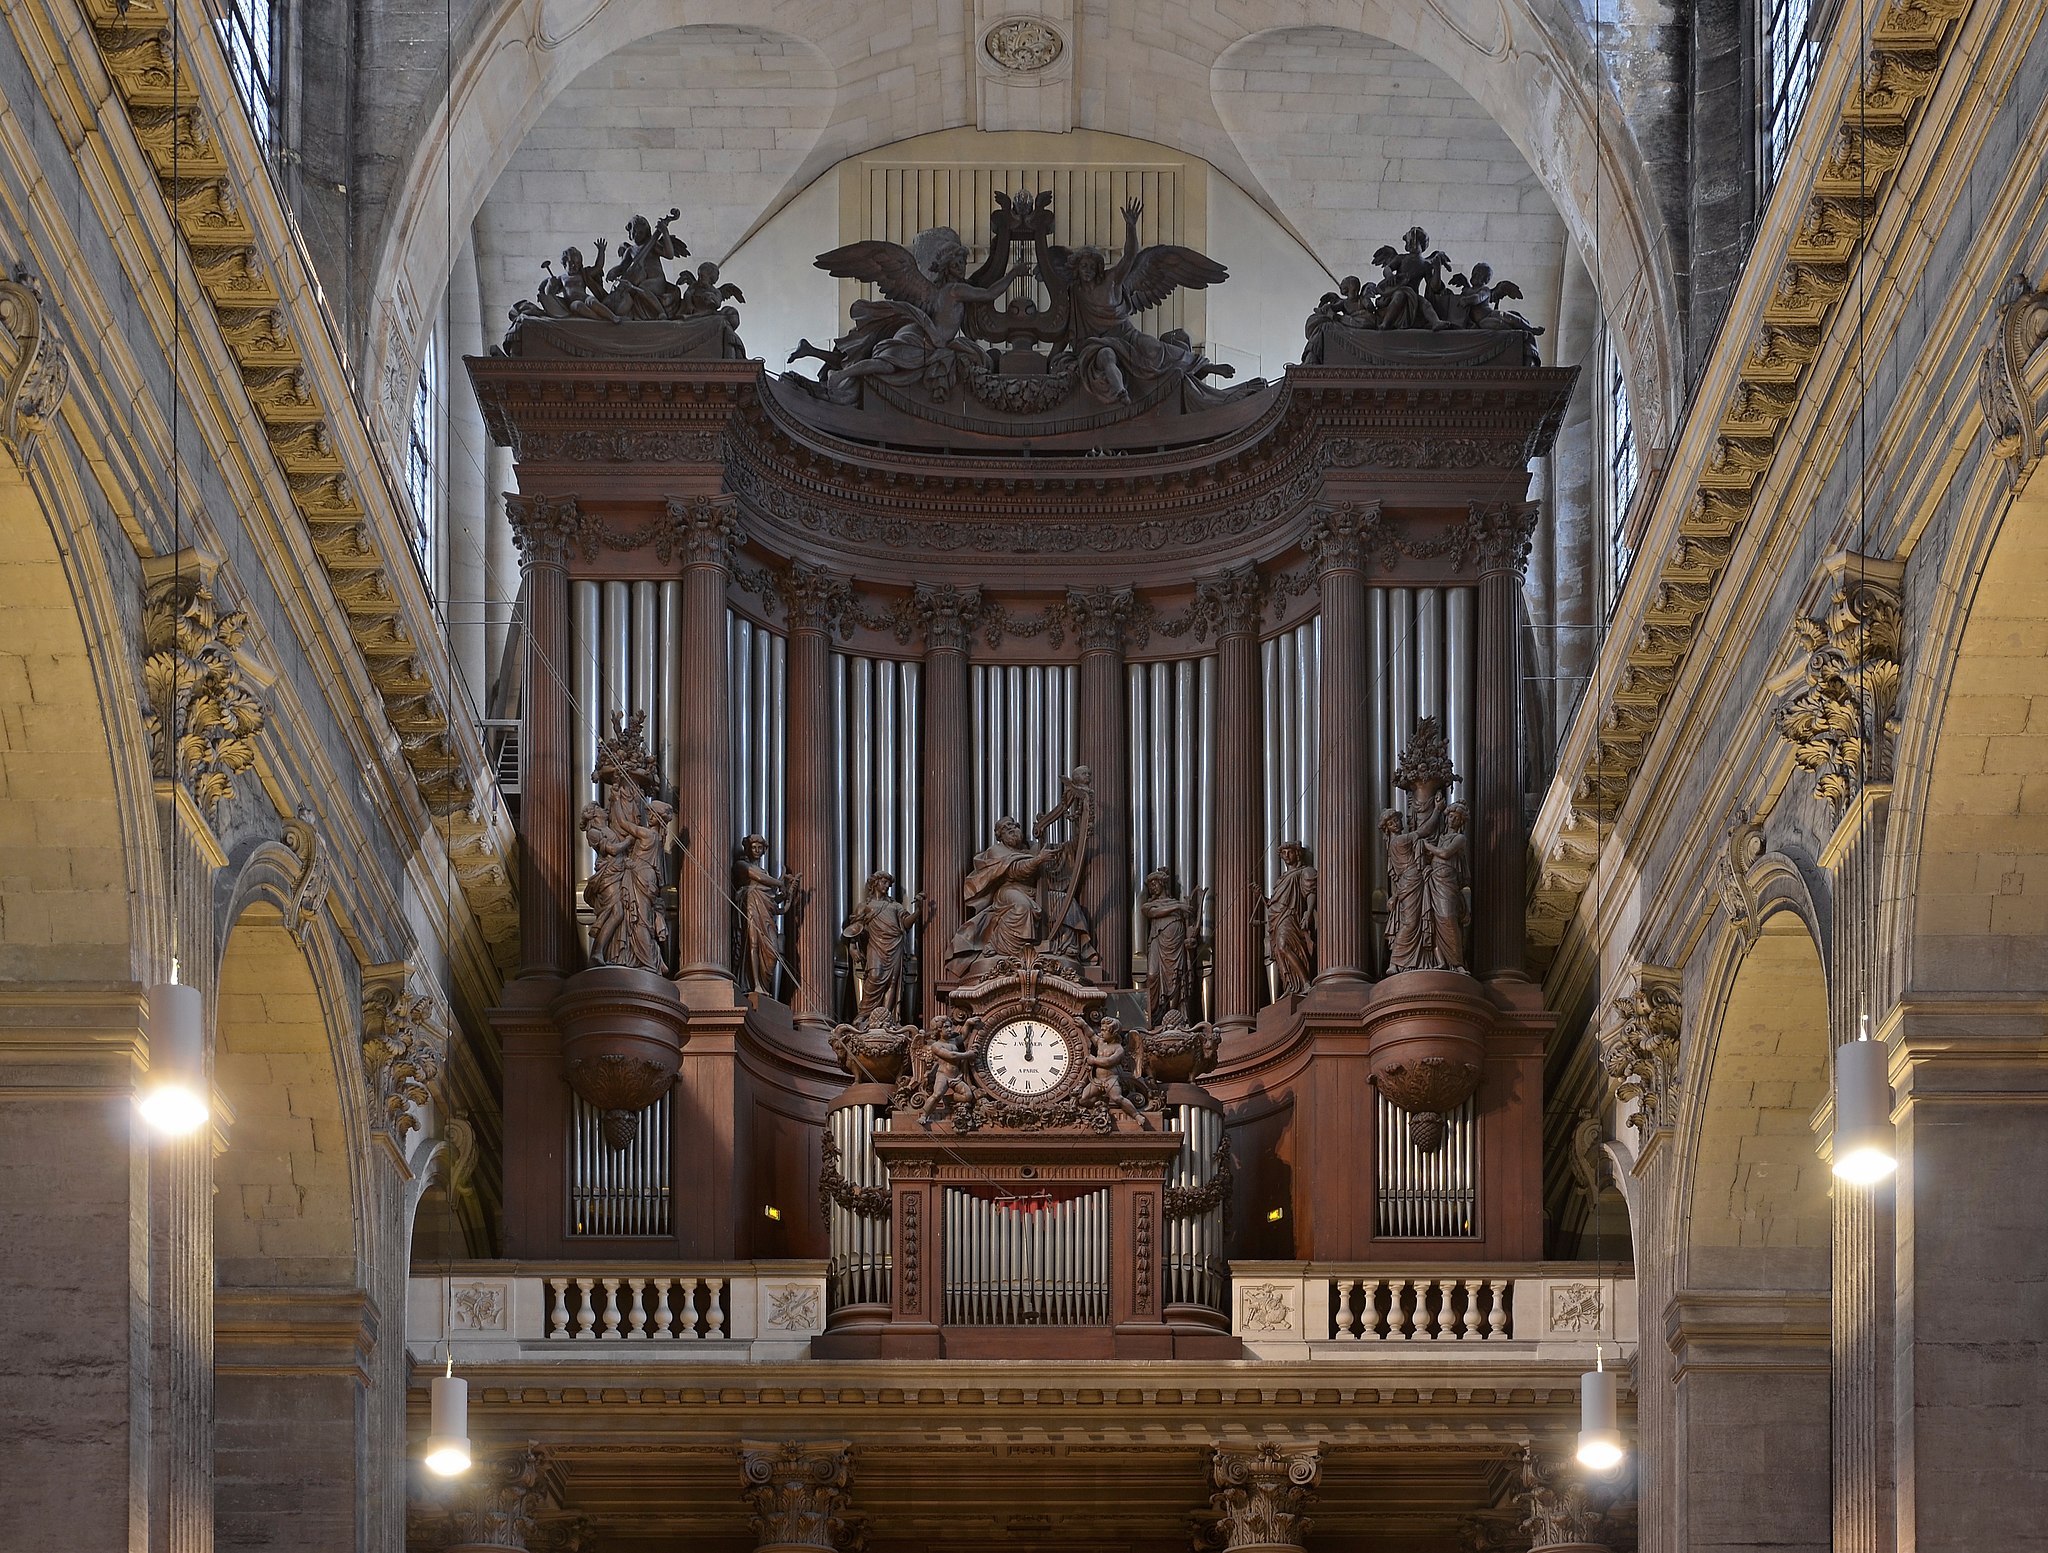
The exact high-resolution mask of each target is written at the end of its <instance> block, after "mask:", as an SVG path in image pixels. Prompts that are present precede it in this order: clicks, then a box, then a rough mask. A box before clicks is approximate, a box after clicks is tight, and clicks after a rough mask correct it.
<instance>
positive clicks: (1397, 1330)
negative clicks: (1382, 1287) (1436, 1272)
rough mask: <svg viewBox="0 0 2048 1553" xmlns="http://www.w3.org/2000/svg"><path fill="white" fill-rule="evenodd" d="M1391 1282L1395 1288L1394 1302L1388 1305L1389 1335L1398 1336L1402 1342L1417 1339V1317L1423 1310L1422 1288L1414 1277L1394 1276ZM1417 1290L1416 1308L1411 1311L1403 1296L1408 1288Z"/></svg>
mask: <svg viewBox="0 0 2048 1553" xmlns="http://www.w3.org/2000/svg"><path fill="white" fill-rule="evenodd" d="M1389 1283H1390V1285H1391V1287H1392V1289H1393V1293H1394V1299H1393V1303H1392V1304H1391V1305H1389V1306H1388V1307H1387V1336H1389V1337H1398V1338H1400V1339H1401V1341H1402V1342H1404V1343H1407V1342H1413V1341H1414V1340H1415V1317H1416V1315H1419V1314H1420V1313H1421V1311H1422V1290H1421V1288H1420V1287H1419V1286H1418V1285H1417V1284H1416V1282H1415V1280H1414V1279H1413V1278H1394V1279H1390V1280H1389ZM1410 1289H1413V1290H1414V1291H1415V1309H1414V1311H1413V1312H1411V1311H1410V1310H1409V1308H1408V1305H1407V1302H1406V1301H1404V1300H1403V1299H1402V1298H1401V1296H1402V1294H1404V1293H1405V1292H1407V1291H1408V1290H1410Z"/></svg>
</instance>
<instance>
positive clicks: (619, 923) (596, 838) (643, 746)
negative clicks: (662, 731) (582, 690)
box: [582, 712, 675, 973]
mask: <svg viewBox="0 0 2048 1553" xmlns="http://www.w3.org/2000/svg"><path fill="white" fill-rule="evenodd" d="M646 729H647V714H646V713H645V712H635V713H634V714H633V715H632V716H631V717H630V718H622V717H621V716H620V715H619V714H618V713H617V712H614V713H612V731H611V733H610V735H609V736H608V737H606V738H604V739H602V740H600V741H599V742H598V747H597V750H598V754H597V766H596V768H595V769H594V770H593V771H592V772H591V778H592V780H593V781H595V782H596V783H597V784H598V788H599V791H600V792H602V793H603V795H604V802H602V803H592V804H586V805H584V808H583V817H582V818H583V839H584V840H585V841H587V842H588V843H589V844H590V849H591V852H592V854H593V863H592V867H591V870H590V878H589V880H588V881H587V882H586V883H585V884H584V886H583V901H584V904H585V905H587V906H588V907H589V908H590V963H591V964H593V965H624V966H630V967H631V968H633V969H635V970H642V971H654V972H657V973H659V972H661V971H662V970H664V969H665V968H666V963H667V960H668V938H669V933H668V916H667V914H666V913H665V912H664V911H663V910H662V900H661V897H662V878H661V870H662V859H663V857H664V855H665V853H666V852H667V850H668V845H669V840H670V835H671V825H672V822H673V821H674V819H675V810H673V809H672V808H670V807H669V805H667V804H666V803H663V802H662V801H661V800H660V799H658V798H655V797H652V796H650V794H651V792H652V791H653V790H654V789H655V788H656V787H657V786H658V784H659V782H660V768H659V767H658V766H657V765H656V763H655V760H654V757H653V756H652V755H651V754H649V753H648V750H647V743H646Z"/></svg>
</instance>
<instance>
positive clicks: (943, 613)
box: [899, 582, 982, 652]
mask: <svg viewBox="0 0 2048 1553" xmlns="http://www.w3.org/2000/svg"><path fill="white" fill-rule="evenodd" d="M981 617H982V602H981V589H979V588H956V587H953V586H952V585H951V584H948V583H922V582H921V583H919V584H918V585H917V592H916V593H915V594H914V595H912V597H911V599H910V602H909V611H908V613H907V614H906V615H905V616H904V621H903V631H902V632H899V634H906V633H907V632H908V631H909V630H911V629H914V627H915V626H916V625H922V626H923V627H924V644H925V646H926V647H928V648H936V649H939V650H941V651H946V652H965V651H966V650H967V639H968V638H969V637H970V636H972V635H973V634H974V629H975V627H976V626H978V625H980V624H981Z"/></svg>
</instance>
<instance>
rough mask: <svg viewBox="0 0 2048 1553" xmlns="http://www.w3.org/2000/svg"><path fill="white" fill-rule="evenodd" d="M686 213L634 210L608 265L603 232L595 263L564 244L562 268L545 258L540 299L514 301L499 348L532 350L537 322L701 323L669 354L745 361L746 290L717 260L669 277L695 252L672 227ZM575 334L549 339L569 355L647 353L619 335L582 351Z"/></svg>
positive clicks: (537, 293)
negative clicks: (742, 307)
mask: <svg viewBox="0 0 2048 1553" xmlns="http://www.w3.org/2000/svg"><path fill="white" fill-rule="evenodd" d="M681 215H682V211H681V210H680V209H671V210H670V211H669V213H668V214H667V215H665V216H663V217H661V218H660V219H659V220H657V221H649V220H648V219H647V218H646V217H645V216H639V215H636V216H634V217H633V219H632V220H630V221H628V222H627V223H626V240H625V241H624V242H623V243H621V244H620V245H619V257H618V260H617V262H616V263H614V264H613V265H612V266H611V267H610V268H609V269H607V268H606V267H605V262H604V261H605V250H606V246H607V239H605V238H602V237H600V238H599V239H598V240H597V241H596V243H595V244H593V245H592V252H593V254H594V256H595V259H596V262H595V263H591V264H586V263H585V262H584V259H583V250H582V249H581V248H578V247H575V246H574V245H571V246H570V247H567V248H564V249H563V250H562V261H561V262H562V267H561V268H560V269H559V270H558V269H556V268H555V266H554V265H553V264H552V263H550V262H549V261H547V260H546V259H543V260H542V261H541V269H542V270H543V271H544V272H545V273H544V274H543V276H542V279H541V282H540V285H539V286H538V287H536V288H535V290H534V294H533V300H532V301H530V302H528V301H523V300H522V301H519V302H515V303H514V304H513V305H512V308H511V311H510V314H509V317H510V320H511V322H510V327H509V328H507V329H506V331H505V339H504V343H503V344H501V345H500V346H499V347H498V353H499V354H500V355H507V356H519V355H525V354H527V350H526V346H527V344H528V343H529V338H528V335H529V331H530V330H532V329H533V327H534V326H535V325H536V324H538V325H540V326H542V329H543V330H545V327H546V326H547V325H550V324H564V323H591V324H622V323H668V324H689V325H692V326H694V327H692V328H691V329H689V330H687V331H683V333H684V334H686V335H687V336H688V338H687V339H685V340H678V341H671V342H669V345H670V349H669V350H668V351H665V352H664V354H675V355H691V356H709V357H711V358H712V359H714V360H716V359H723V360H727V361H740V360H744V359H745V358H746V354H747V348H746V346H745V345H744V344H742V343H741V341H740V335H739V327H740V314H739V309H738V308H736V307H734V306H732V304H733V303H735V302H744V301H746V297H745V295H743V294H742V293H741V291H740V288H739V287H738V286H735V285H733V284H731V283H730V282H729V281H725V280H722V279H721V277H720V275H719V271H718V266H717V265H716V264H713V263H712V262H711V261H709V260H708V259H707V260H706V261H704V262H703V263H702V264H699V265H698V266H697V270H696V273H695V274H692V273H691V272H690V270H689V269H688V268H687V267H685V268H684V269H682V270H681V271H680V272H678V273H677V275H676V277H675V278H674V279H673V280H671V279H670V278H669V274H668V265H667V261H669V260H671V259H685V258H688V257H689V253H690V246H689V244H687V243H685V242H684V241H683V240H682V239H681V238H680V237H677V236H676V235H675V233H674V232H672V231H671V230H670V229H669V228H670V225H671V223H673V222H674V221H676V220H677V219H678V218H680V217H681ZM573 339H574V337H573V336H565V335H561V334H557V335H556V337H555V338H554V339H553V340H551V341H550V342H549V343H551V344H553V345H554V346H555V347H556V351H555V352H554V353H557V354H562V355H604V354H608V353H610V352H612V351H620V352H622V353H624V354H631V355H638V354H641V352H640V351H638V350H635V349H631V348H629V347H627V346H625V345H624V343H623V342H622V341H621V340H619V339H616V338H614V339H599V340H594V341H585V342H583V349H581V350H578V349H577V348H576V347H575V344H574V343H573Z"/></svg>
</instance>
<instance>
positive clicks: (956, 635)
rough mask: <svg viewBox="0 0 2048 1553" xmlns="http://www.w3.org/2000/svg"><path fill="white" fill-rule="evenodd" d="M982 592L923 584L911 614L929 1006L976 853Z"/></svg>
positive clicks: (934, 1005) (933, 1004) (932, 1007)
mask: <svg viewBox="0 0 2048 1553" xmlns="http://www.w3.org/2000/svg"><path fill="white" fill-rule="evenodd" d="M981 607H982V606H981V590H980V589H979V588H955V587H950V586H937V587H932V586H920V587H919V588H918V590H917V592H916V594H915V595H914V596H913V598H912V600H911V610H912V618H914V619H915V620H916V621H917V622H918V623H919V624H921V626H922V627H923V630H924V893H925V894H926V895H927V896H928V897H930V899H931V905H932V914H931V917H930V918H929V920H928V921H927V922H926V923H925V926H924V929H923V935H924V936H923V943H924V1005H925V1012H926V1014H927V1016H929V1015H930V1014H932V1013H934V1012H936V1010H937V1009H938V1007H939V997H938V988H939V982H940V980H941V978H942V977H943V976H944V974H945V968H946V950H947V948H948V947H949V946H950V945H951V944H952V942H953V935H954V934H955V933H957V932H959V931H960V919H961V906H962V902H961V895H960V886H961V882H962V881H963V880H964V879H965V878H966V877H967V869H968V865H969V864H970V863H971V862H972V861H973V857H974V839H973V837H972V836H971V835H970V834H969V827H970V826H971V824H972V823H973V821H972V815H973V813H974V807H973V803H974V790H973V786H972V783H973V780H974V768H973V748H974V745H973V733H974V730H973V728H972V727H971V726H970V718H971V715H972V713H971V707H972V700H971V698H970V696H969V689H968V682H967V644H968V640H969V638H970V637H971V636H972V635H973V633H974V628H975V626H976V624H977V623H978V622H979V621H980V619H981Z"/></svg>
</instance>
